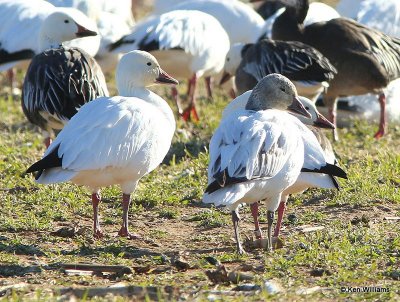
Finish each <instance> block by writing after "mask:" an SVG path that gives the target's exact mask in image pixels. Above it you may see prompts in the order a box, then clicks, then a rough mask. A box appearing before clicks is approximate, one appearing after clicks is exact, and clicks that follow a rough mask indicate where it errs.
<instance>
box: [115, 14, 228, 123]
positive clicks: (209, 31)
mask: <svg viewBox="0 0 400 302" xmlns="http://www.w3.org/2000/svg"><path fill="white" fill-rule="evenodd" d="M111 49H112V50H114V51H117V52H127V51H129V50H132V49H141V50H145V51H148V52H150V53H151V54H153V55H154V56H155V57H156V58H157V60H158V61H159V62H160V64H161V65H162V66H163V67H164V68H165V70H166V71H167V72H168V73H169V74H171V75H173V76H174V77H176V78H187V79H188V78H189V84H188V85H189V87H188V99H189V106H188V108H187V109H186V110H184V111H183V110H182V108H181V106H180V105H179V100H178V92H177V90H176V88H173V91H172V93H173V96H174V98H175V100H176V102H177V105H178V110H179V113H180V114H182V116H183V118H184V119H185V120H188V119H189V118H190V117H191V116H192V118H193V119H194V120H198V119H199V118H198V114H197V111H196V107H195V103H196V86H197V79H198V78H200V77H202V76H204V77H206V79H207V77H209V76H211V75H213V74H217V73H218V72H220V71H221V70H222V68H223V65H224V59H225V56H226V53H227V52H228V50H229V38H228V36H227V34H226V32H225V30H224V29H223V28H222V26H221V25H220V24H219V22H218V21H217V20H216V19H215V18H214V17H212V16H210V15H208V14H206V13H203V12H200V11H189V10H187V11H179V10H176V11H171V12H169V13H165V14H162V15H160V16H150V17H149V18H147V19H145V20H143V21H142V22H140V23H138V24H137V25H136V26H135V27H134V28H133V32H132V33H131V34H129V35H127V36H124V37H123V38H122V39H120V40H119V41H117V42H115V43H114V44H112V45H111Z"/></svg>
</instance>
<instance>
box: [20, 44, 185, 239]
mask: <svg viewBox="0 0 400 302" xmlns="http://www.w3.org/2000/svg"><path fill="white" fill-rule="evenodd" d="M116 83H117V87H118V91H119V93H120V95H122V96H115V97H109V98H107V97H102V98H98V99H97V100H95V101H94V102H90V103H87V104H85V105H84V106H82V108H81V109H80V110H79V111H78V113H77V114H76V115H75V116H74V117H73V118H72V119H71V120H70V122H69V123H68V124H67V125H66V126H65V127H64V129H63V130H62V131H61V132H60V134H59V135H58V136H57V138H56V139H55V140H54V142H53V143H52V144H51V145H50V147H49V148H48V149H47V151H46V152H45V154H44V156H43V158H42V159H41V160H40V161H38V162H36V163H35V164H33V165H32V166H31V167H30V168H29V169H28V170H27V173H31V172H36V171H37V174H36V181H37V182H38V183H41V184H50V183H58V182H65V181H71V182H73V183H75V184H79V185H85V186H87V187H89V188H90V189H91V190H92V203H93V220H94V236H95V237H97V238H100V237H102V236H103V233H102V231H101V229H100V224H99V219H98V206H99V202H100V188H101V187H105V186H110V185H114V184H119V185H120V186H121V189H122V193H123V196H122V208H123V217H122V226H121V229H120V230H119V232H118V234H119V235H120V236H123V237H128V238H129V239H134V238H137V236H136V235H134V234H132V233H130V232H129V229H128V210H129V205H130V195H131V193H132V192H134V191H135V188H136V186H137V184H138V182H139V180H140V179H141V178H142V177H143V176H144V175H146V174H148V173H150V172H151V171H152V170H154V169H155V168H156V167H157V166H158V165H159V164H160V163H161V162H162V160H163V159H164V157H165V155H166V154H167V152H168V150H169V148H170V145H171V140H172V137H173V134H174V132H175V119H174V115H173V113H172V110H171V108H170V107H169V106H168V104H167V103H166V102H165V101H164V100H163V99H162V98H161V97H159V96H158V95H156V94H155V93H153V92H151V91H150V90H148V89H147V87H148V86H151V85H154V84H157V83H160V84H178V82H177V81H176V80H175V79H173V78H172V77H170V76H169V75H168V74H167V73H166V72H164V71H163V70H162V69H161V67H160V65H159V64H158V62H157V60H156V59H155V58H154V57H153V56H152V55H150V54H148V53H146V52H143V51H132V52H129V53H127V54H125V55H124V56H123V57H122V58H121V61H120V63H119V64H118V67H117V71H116Z"/></svg>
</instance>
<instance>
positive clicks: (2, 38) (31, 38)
mask: <svg viewBox="0 0 400 302" xmlns="http://www.w3.org/2000/svg"><path fill="white" fill-rule="evenodd" d="M54 12H64V13H67V14H69V15H71V16H73V18H74V20H76V21H77V22H78V23H79V24H80V25H81V26H84V27H86V28H89V29H91V30H93V31H97V30H96V28H94V27H93V22H92V21H91V20H90V19H89V18H88V17H86V16H85V15H84V14H83V13H82V12H80V11H78V10H76V9H72V8H56V7H54V5H52V4H50V3H48V2H46V1H43V0H32V1H25V0H2V1H0V15H1V16H2V17H1V20H2V25H1V26H0V72H2V71H6V70H10V69H11V68H13V67H14V66H16V65H18V66H20V67H24V68H26V67H27V66H28V65H26V66H25V64H24V63H25V62H26V60H29V59H31V58H32V57H33V56H34V55H35V54H37V53H39V52H40V51H41V50H40V47H39V43H38V40H39V36H40V30H41V25H42V23H43V22H44V20H45V19H46V18H47V17H48V16H49V15H50V14H52V13H54ZM54 30H56V29H54ZM90 38H91V37H85V38H84V39H90ZM85 51H87V49H85ZM9 76H10V81H11V84H12V85H14V82H13V72H12V71H11V70H10V72H9Z"/></svg>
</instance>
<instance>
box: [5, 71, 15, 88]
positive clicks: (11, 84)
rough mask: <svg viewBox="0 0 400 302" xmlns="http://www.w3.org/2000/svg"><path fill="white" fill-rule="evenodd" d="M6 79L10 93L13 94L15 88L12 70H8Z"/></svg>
mask: <svg viewBox="0 0 400 302" xmlns="http://www.w3.org/2000/svg"><path fill="white" fill-rule="evenodd" d="M7 78H8V81H9V83H10V88H11V93H12V92H13V89H14V87H15V73H14V69H12V68H10V69H9V70H7Z"/></svg>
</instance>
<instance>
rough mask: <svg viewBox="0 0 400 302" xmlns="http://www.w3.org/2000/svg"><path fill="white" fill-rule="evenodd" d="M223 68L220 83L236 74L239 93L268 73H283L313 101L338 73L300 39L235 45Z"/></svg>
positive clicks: (300, 92)
mask: <svg viewBox="0 0 400 302" xmlns="http://www.w3.org/2000/svg"><path fill="white" fill-rule="evenodd" d="M224 70H225V74H224V76H223V77H222V79H221V83H223V82H224V81H226V80H228V79H229V77H230V76H231V75H235V74H236V77H235V83H236V88H237V91H238V94H242V93H244V92H246V91H248V90H251V89H253V88H254V86H256V84H257V83H258V82H259V81H260V80H261V79H262V78H263V77H265V76H266V75H268V74H271V73H280V74H282V75H284V76H286V77H287V78H289V79H290V80H291V81H293V83H294V85H295V86H296V89H297V91H298V93H299V94H300V95H302V96H305V97H307V98H310V99H312V100H313V101H316V99H317V98H318V96H319V95H320V94H321V93H322V92H323V91H324V90H325V89H326V88H327V87H329V82H330V81H331V80H332V79H333V77H334V75H335V74H336V69H335V67H333V66H332V64H331V63H330V62H329V60H328V59H327V58H325V57H324V56H323V55H322V54H321V53H320V52H319V51H317V50H316V49H314V48H312V47H310V46H308V45H305V44H303V43H300V42H285V41H273V40H267V39H264V40H261V41H258V42H257V43H254V44H246V45H245V44H242V43H237V44H234V45H232V46H231V49H230V50H229V52H228V54H227V55H226V61H225V67H224Z"/></svg>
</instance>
